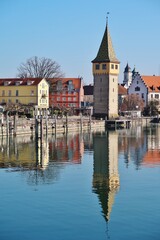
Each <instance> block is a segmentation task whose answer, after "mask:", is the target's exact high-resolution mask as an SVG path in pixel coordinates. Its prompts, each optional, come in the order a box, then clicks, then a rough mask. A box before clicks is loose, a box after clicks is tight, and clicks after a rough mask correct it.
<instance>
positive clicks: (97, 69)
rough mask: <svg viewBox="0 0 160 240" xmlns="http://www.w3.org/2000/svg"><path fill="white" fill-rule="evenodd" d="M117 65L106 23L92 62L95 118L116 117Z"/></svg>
mask: <svg viewBox="0 0 160 240" xmlns="http://www.w3.org/2000/svg"><path fill="white" fill-rule="evenodd" d="M119 64H120V62H119V61H118V59H117V58H116V55H115V52H114V48H113V45H112V40H111V36H110V33H109V30H108V22H107V23H106V28H105V32H104V35H103V38H102V42H101V45H100V47H99V51H98V54H97V56H96V58H95V59H94V60H93V61H92V71H93V78H94V80H93V81H94V93H93V97H94V112H93V115H94V116H95V117H96V118H103V119H105V118H107V119H111V118H115V117H117V116H118V75H119Z"/></svg>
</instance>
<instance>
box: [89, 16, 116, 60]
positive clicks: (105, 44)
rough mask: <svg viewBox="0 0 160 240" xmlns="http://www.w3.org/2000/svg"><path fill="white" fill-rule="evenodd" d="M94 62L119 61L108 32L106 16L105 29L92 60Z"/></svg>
mask: <svg viewBox="0 0 160 240" xmlns="http://www.w3.org/2000/svg"><path fill="white" fill-rule="evenodd" d="M92 62H93V63H94V62H97V63H98V62H99V63H100V62H114V63H119V61H118V59H117V57H116V54H115V51H114V48H113V45H112V39H111V36H110V33H109V29H108V17H107V22H106V29H105V32H104V35H103V38H102V42H101V45H100V48H99V51H98V54H97V56H96V58H95V59H94V60H93V61H92Z"/></svg>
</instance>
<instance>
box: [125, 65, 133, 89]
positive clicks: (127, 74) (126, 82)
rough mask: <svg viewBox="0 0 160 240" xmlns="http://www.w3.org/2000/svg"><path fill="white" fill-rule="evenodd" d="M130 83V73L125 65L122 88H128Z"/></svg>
mask: <svg viewBox="0 0 160 240" xmlns="http://www.w3.org/2000/svg"><path fill="white" fill-rule="evenodd" d="M131 82H132V71H131V68H130V67H129V65H128V63H127V65H126V67H125V69H124V80H123V84H124V87H126V88H129V86H130V84H131Z"/></svg>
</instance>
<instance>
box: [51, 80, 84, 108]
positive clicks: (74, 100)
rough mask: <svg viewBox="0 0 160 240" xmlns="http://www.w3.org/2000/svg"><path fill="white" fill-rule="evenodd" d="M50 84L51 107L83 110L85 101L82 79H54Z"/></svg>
mask: <svg viewBox="0 0 160 240" xmlns="http://www.w3.org/2000/svg"><path fill="white" fill-rule="evenodd" d="M48 82H49V84H50V95H49V105H50V107H52V108H54V107H56V108H60V109H61V108H67V109H70V108H81V103H82V102H83V101H84V99H83V98H84V90H83V82H82V79H81V78H58V79H56V78H52V79H48Z"/></svg>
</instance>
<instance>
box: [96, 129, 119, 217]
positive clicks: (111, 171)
mask: <svg viewBox="0 0 160 240" xmlns="http://www.w3.org/2000/svg"><path fill="white" fill-rule="evenodd" d="M93 149H94V166H93V168H94V169H93V192H94V193H96V194H97V195H98V198H99V202H100V205H101V207H102V213H103V215H104V218H105V219H106V221H108V220H109V218H110V213H111V210H112V205H113V203H114V197H115V194H116V192H117V190H118V188H119V174H118V133H117V132H115V131H114V132H105V133H102V134H94V136H93Z"/></svg>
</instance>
